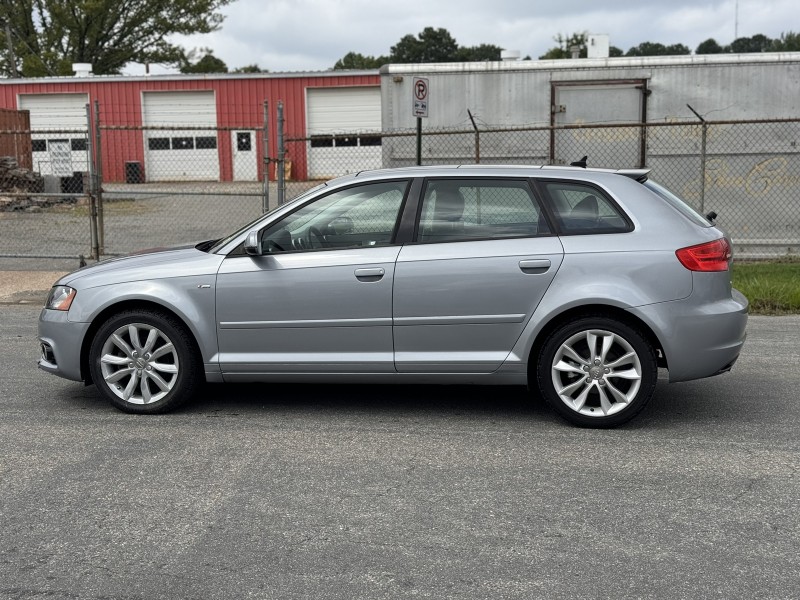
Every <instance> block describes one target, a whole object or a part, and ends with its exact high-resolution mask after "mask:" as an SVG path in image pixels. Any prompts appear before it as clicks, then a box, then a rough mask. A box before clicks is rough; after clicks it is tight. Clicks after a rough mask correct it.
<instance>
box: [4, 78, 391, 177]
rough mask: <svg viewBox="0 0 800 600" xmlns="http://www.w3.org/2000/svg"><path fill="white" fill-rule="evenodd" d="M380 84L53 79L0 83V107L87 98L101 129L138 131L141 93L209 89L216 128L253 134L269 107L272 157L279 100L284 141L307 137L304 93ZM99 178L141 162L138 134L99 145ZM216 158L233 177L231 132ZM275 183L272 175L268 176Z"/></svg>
mask: <svg viewBox="0 0 800 600" xmlns="http://www.w3.org/2000/svg"><path fill="white" fill-rule="evenodd" d="M360 85H372V86H377V85H380V77H379V76H378V75H377V74H360V73H359V74H342V75H338V74H337V75H328V74H320V75H318V76H314V75H303V76H286V77H280V76H269V77H258V76H250V77H245V76H243V77H218V78H214V77H211V76H209V77H204V78H183V77H171V78H163V77H152V78H145V77H136V78H130V79H129V80H127V79H126V78H122V77H114V78H107V79H106V78H100V77H96V78H89V79H69V78H65V79H64V80H52V79H48V80H45V81H42V82H41V83H39V82H35V81H31V80H25V81H22V82H19V83H16V82H13V81H6V82H3V83H2V84H0V108H7V109H16V108H17V98H18V96H19V94H46V93H62V94H63V93H87V94H89V99H90V101H91V102H94V101H96V100H97V101H99V103H100V112H101V122H102V125H103V126H114V127H141V126H142V93H143V92H148V91H166V90H172V91H182V90H185V91H193V90H211V91H214V92H215V97H216V101H217V125H218V126H219V127H228V128H240V129H256V128H260V127H261V126H262V125H263V120H264V118H263V115H264V109H263V103H264V101H265V100H266V101H267V102H269V111H270V115H269V119H270V121H269V127H270V129H271V131H272V132H273V134H271V135H270V138H271V147H270V150H269V152H270V156H272V157H275V156H276V155H277V147H276V139H277V136H276V135H274V132H276V131H277V129H276V127H277V118H276V110H277V106H278V101H282V102H283V105H284V116H285V119H286V134H287V136H289V137H304V136H305V135H306V89H307V88H317V87H350V86H360ZM103 142H104V145H103V174H104V179H105V180H106V181H109V182H121V181H125V163H126V162H129V161H138V162H141V163H144V142H143V136H142V132H141V131H138V130H134V129H131V130H122V131H117V132H114V134H113V135H109V136H106V138H105V139H104V140H103ZM218 142H219V143H218V148H219V153H220V156H219V158H220V179H221V180H222V181H230V180H231V179H232V177H233V172H232V165H231V158H232V157H231V143H230V133H229V132H228V131H227V130H226V131H220V132H219V136H218ZM262 146H263V144H261V143H260V140H259V143H258V144H257V150H258V165H259V177H261V176H262V169H263V147H262ZM291 160H292V163H293V173H294V176H295V177H296V178H297V179H304V178H305V177H306V173H307V156H306V154H305V152H304V151H302V152H297V155H296V156H292V157H291ZM270 178H271V179H272V178H274V172H272V171H271V172H270Z"/></svg>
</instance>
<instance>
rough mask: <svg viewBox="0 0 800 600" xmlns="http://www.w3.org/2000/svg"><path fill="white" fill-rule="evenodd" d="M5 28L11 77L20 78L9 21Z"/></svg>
mask: <svg viewBox="0 0 800 600" xmlns="http://www.w3.org/2000/svg"><path fill="white" fill-rule="evenodd" d="M5 28H6V44H8V63H9V66H10V68H11V76H12V77H19V71H17V57H16V55H15V54H14V38H12V37H11V27H10V26H9V25H8V21H6V22H5Z"/></svg>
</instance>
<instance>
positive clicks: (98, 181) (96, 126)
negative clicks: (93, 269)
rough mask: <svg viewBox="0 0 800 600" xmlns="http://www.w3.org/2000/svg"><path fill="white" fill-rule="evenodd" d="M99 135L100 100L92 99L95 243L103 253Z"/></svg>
mask: <svg viewBox="0 0 800 600" xmlns="http://www.w3.org/2000/svg"><path fill="white" fill-rule="evenodd" d="M102 148H103V146H102V143H101V135H100V101H99V100H95V101H94V159H95V162H94V176H95V180H96V181H95V186H94V193H95V196H96V198H97V245H98V246H99V252H100V254H105V251H106V249H105V245H106V241H105V238H106V235H105V231H106V228H105V219H104V217H103V152H102Z"/></svg>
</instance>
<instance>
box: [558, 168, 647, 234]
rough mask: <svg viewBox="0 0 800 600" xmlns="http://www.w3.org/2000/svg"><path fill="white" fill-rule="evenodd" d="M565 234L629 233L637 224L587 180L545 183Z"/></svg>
mask: <svg viewBox="0 0 800 600" xmlns="http://www.w3.org/2000/svg"><path fill="white" fill-rule="evenodd" d="M542 186H543V187H544V189H545V192H546V194H547V197H548V199H549V200H550V206H551V207H552V210H553V216H554V217H555V219H556V222H557V223H558V226H559V229H560V230H561V233H562V234H566V235H580V234H583V235H591V234H597V233H627V232H629V231H632V230H633V224H632V223H631V221H630V220H629V219H628V218H627V216H626V215H625V213H624V212H622V210H621V209H620V208H619V207H618V206H617V205H616V204H615V203H614V202H613V201H612V200H611V199H610V198H608V197H607V196H605V195H604V194H603V193H602V192H601V191H600V190H598V189H597V188H595V187H592V186H590V185H587V184H583V183H573V182H565V181H546V182H542Z"/></svg>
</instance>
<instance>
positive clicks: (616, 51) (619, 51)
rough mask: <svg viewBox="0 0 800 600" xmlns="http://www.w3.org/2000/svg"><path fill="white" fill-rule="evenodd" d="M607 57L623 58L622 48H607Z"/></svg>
mask: <svg viewBox="0 0 800 600" xmlns="http://www.w3.org/2000/svg"><path fill="white" fill-rule="evenodd" d="M608 55H609V56H624V55H625V53H624V52H623V51H622V48H617V47H616V46H609V48H608Z"/></svg>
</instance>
